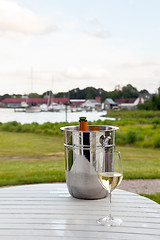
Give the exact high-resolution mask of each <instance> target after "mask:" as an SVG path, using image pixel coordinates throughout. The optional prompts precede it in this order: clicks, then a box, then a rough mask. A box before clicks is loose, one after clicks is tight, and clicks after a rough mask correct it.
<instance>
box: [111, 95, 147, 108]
mask: <svg viewBox="0 0 160 240" xmlns="http://www.w3.org/2000/svg"><path fill="white" fill-rule="evenodd" d="M115 102H116V103H118V106H119V108H128V109H135V108H136V107H137V105H138V104H143V103H144V98H143V97H142V96H141V95H139V97H138V98H121V99H115Z"/></svg>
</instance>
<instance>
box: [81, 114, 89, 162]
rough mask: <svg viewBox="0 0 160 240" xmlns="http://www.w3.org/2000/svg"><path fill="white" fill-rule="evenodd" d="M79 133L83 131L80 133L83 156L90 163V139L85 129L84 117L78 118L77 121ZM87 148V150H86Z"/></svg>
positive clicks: (85, 121)
mask: <svg viewBox="0 0 160 240" xmlns="http://www.w3.org/2000/svg"><path fill="white" fill-rule="evenodd" d="M79 131H83V133H82V136H83V137H82V142H81V144H82V145H83V155H84V156H85V157H86V158H87V160H88V161H90V150H89V148H90V139H89V132H87V131H88V128H87V119H86V117H80V119H79ZM86 148H87V149H86Z"/></svg>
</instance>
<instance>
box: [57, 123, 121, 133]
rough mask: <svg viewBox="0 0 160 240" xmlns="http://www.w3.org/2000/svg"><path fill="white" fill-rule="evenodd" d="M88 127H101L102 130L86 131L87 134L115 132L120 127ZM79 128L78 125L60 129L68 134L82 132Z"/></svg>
mask: <svg viewBox="0 0 160 240" xmlns="http://www.w3.org/2000/svg"><path fill="white" fill-rule="evenodd" d="M87 127H89V128H90V127H100V128H101V129H100V130H91V131H89V130H88V131H85V132H112V131H115V130H117V129H119V127H116V126H110V125H87ZM78 128H79V126H78V125H74V126H65V127H61V128H60V129H61V130H62V131H66V132H82V131H79V130H78Z"/></svg>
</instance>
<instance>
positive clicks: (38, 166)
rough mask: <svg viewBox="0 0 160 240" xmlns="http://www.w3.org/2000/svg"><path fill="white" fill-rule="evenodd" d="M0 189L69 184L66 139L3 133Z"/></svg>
mask: <svg viewBox="0 0 160 240" xmlns="http://www.w3.org/2000/svg"><path fill="white" fill-rule="evenodd" d="M0 139H1V141H0V186H5V185H17V184H29V183H40V182H63V181H65V163H64V147H63V138H62V137H59V136H46V135H38V134H31V133H9V132H0Z"/></svg>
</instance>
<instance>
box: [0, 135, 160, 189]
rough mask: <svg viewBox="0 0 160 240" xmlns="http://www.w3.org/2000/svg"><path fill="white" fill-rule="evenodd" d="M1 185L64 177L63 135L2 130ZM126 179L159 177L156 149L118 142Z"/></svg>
mask: <svg viewBox="0 0 160 240" xmlns="http://www.w3.org/2000/svg"><path fill="white" fill-rule="evenodd" d="M0 139H1V142H0V166H1V167H0V185H1V186H4V185H14V184H27V183H37V182H55V181H56V182H62V181H65V160H64V146H63V137H61V136H48V135H39V134H34V133H15V132H12V133H9V132H0ZM116 150H119V151H120V152H121V155H122V159H123V168H124V179H136V178H137V179H138V178H160V154H159V150H157V149H144V148H136V147H126V146H125V147H122V146H117V147H116Z"/></svg>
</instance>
